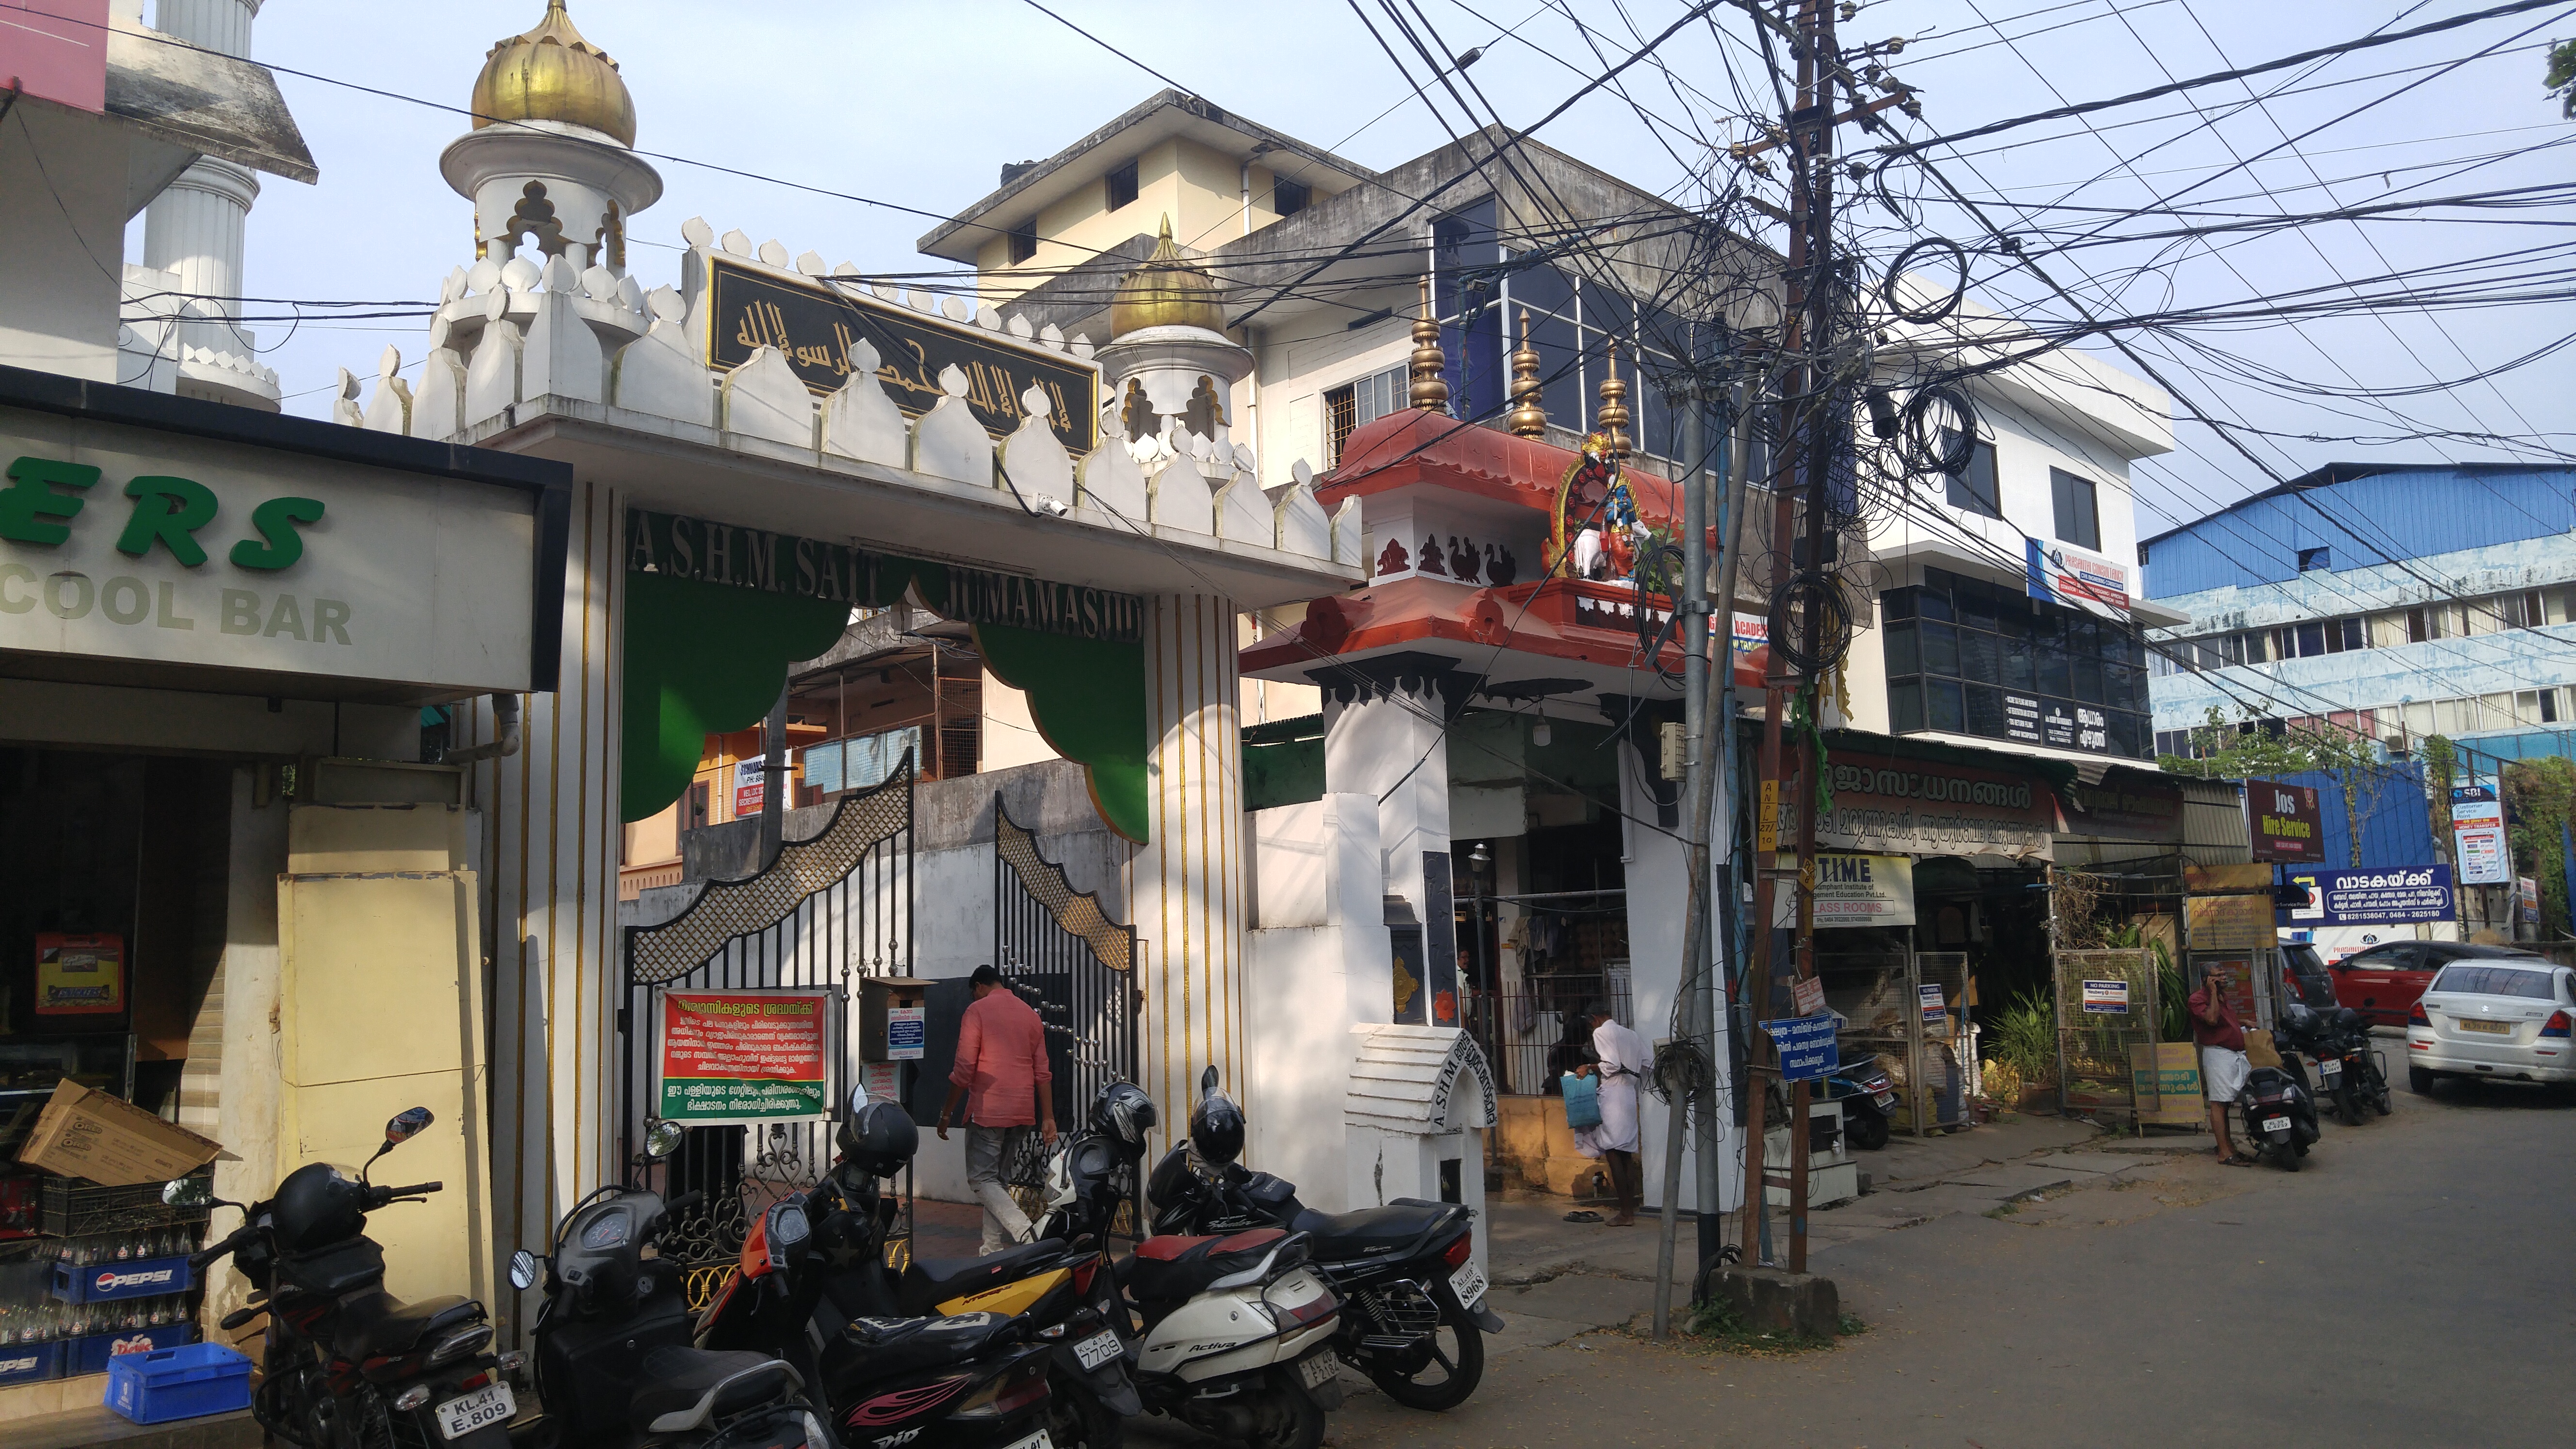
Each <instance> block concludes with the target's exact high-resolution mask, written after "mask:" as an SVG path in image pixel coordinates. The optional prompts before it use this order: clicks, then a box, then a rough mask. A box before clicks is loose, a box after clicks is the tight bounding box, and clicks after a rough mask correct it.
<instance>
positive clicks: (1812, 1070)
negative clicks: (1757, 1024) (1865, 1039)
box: [1762, 1016, 1842, 1082]
mask: <svg viewBox="0 0 2576 1449" xmlns="http://www.w3.org/2000/svg"><path fill="white" fill-rule="evenodd" d="M1762 1029H1763V1030H1764V1031H1767V1032H1769V1033H1771V1039H1772V1040H1773V1041H1774V1042H1777V1043H1779V1046H1780V1078H1781V1080H1782V1081H1788V1082H1821V1081H1823V1080H1824V1079H1825V1076H1826V1074H1827V1073H1829V1072H1831V1071H1833V1070H1834V1068H1836V1067H1838V1066H1840V1065H1841V1064H1842V1060H1841V1053H1840V1052H1839V1051H1837V1050H1836V1048H1835V1046H1834V1019H1833V1018H1832V1017H1830V1016H1801V1017H1797V1018H1794V1019H1792V1020H1789V1021H1766V1022H1764V1023H1762Z"/></svg>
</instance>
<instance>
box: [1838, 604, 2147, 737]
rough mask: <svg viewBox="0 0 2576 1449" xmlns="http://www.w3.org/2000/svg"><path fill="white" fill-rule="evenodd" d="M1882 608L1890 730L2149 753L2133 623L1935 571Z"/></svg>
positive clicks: (2143, 673)
mask: <svg viewBox="0 0 2576 1449" xmlns="http://www.w3.org/2000/svg"><path fill="white" fill-rule="evenodd" d="M1880 604H1881V615H1882V627H1881V631H1880V632H1881V635H1882V637H1883V638H1884V640H1885V645H1884V647H1885V649H1886V651H1887V714H1888V730H1889V732H1890V733H1892V734H1900V735H1901V734H1915V733H1920V732H1923V731H1927V730H1937V731H1941V732H1943V733H1947V734H1961V735H1980V736H1983V737H1985V738H1987V739H1995V740H2009V741H2012V742H2013V743H2016V744H2026V745H2041V746H2045V747H2047V748H2049V749H2059V750H2082V751H2086V752H2089V753H2092V754H2097V755H2111V756H2116V757H2118V758H2121V759H2131V760H2142V759H2148V758H2151V757H2152V751H2153V746H2154V743H2155V741H2154V732H2153V731H2152V730H2151V729H2150V728H2149V726H2148V714H2147V670H2146V659H2147V656H2146V645H2145V644H2144V643H2143V642H2142V641H2141V640H2140V639H2139V637H2138V633H2137V630H2136V629H2135V628H2134V627H2132V626H2130V625H2127V624H2123V623H2120V622H2119V621H2117V620H2113V619H2104V618H2101V617H2099V616H2096V615H2093V614H2087V613H2082V612H2079V611H2077V610H2074V609H2068V608H2063V607H2060V606H2058V605H2055V604H2044V603H2041V602H2039V601H2037V600H2035V599H2032V598H2030V597H2029V596H2028V595H2026V594H2024V593H2021V592H2019V591H2017V590H2014V589H2010V588H2005V587H2001V586H1999V585H1995V584H1989V583H1986V582H1983V581H1982V580H1978V579H1971V578H1964V577H1961V576H1960V575H1957V574H1951V573H1945V572H1943V571H1942V570H1939V569H1925V570H1924V571H1923V582H1922V583H1921V584H1920V585H1918V586H1916V587H1913V588H1906V589H1890V590H1889V591H1887V592H1886V593H1885V594H1882V595H1880Z"/></svg>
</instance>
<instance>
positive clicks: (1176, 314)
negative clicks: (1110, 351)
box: [1109, 212, 1225, 338]
mask: <svg viewBox="0 0 2576 1449" xmlns="http://www.w3.org/2000/svg"><path fill="white" fill-rule="evenodd" d="M1147 327H1199V328H1204V329H1206V330H1207V331H1210V332H1216V333H1223V332H1224V331H1225V288H1224V287H1222V286H1221V285H1219V284H1218V282H1217V280H1216V278H1214V277H1211V276H1209V275H1208V273H1207V269H1206V268H1204V267H1201V266H1200V265H1199V264H1198V263H1197V262H1194V261H1192V260H1190V259H1189V258H1188V257H1185V256H1182V255H1181V249H1180V246H1179V244H1178V243H1176V242H1174V241H1173V240H1172V217H1171V213H1169V212H1165V213H1164V214H1163V227H1162V231H1161V233H1160V234H1159V235H1158V236H1157V237H1156V238H1155V240H1154V252H1153V255H1151V256H1149V257H1147V258H1145V264H1144V265H1143V266H1140V267H1138V268H1137V269H1136V270H1134V271H1132V272H1130V273H1128V274H1127V278H1126V280H1124V281H1122V282H1120V283H1119V284H1118V291H1117V293H1116V295H1114V296H1112V297H1111V298H1110V301H1109V335H1110V336H1111V337H1112V338H1117V337H1124V336H1126V335H1127V334H1128V333H1130V332H1135V331H1139V330H1142V329H1144V328H1147Z"/></svg>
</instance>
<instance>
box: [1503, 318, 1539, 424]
mask: <svg viewBox="0 0 2576 1449" xmlns="http://www.w3.org/2000/svg"><path fill="white" fill-rule="evenodd" d="M1541 390H1542V388H1541V384H1540V382H1539V380H1538V349H1537V348H1535V347H1532V346H1530V315H1529V309H1528V308H1527V307H1523V308H1522V309H1521V345H1520V346H1519V348H1517V349H1516V350H1514V352H1513V353H1512V403H1513V407H1512V416H1511V427H1512V431H1513V432H1514V433H1515V434H1517V435H1519V436H1521V437H1524V438H1544V437H1546V436H1547V408H1546V407H1545V406H1544V405H1543V404H1542V403H1541V402H1540V399H1539V394H1540V392H1541Z"/></svg>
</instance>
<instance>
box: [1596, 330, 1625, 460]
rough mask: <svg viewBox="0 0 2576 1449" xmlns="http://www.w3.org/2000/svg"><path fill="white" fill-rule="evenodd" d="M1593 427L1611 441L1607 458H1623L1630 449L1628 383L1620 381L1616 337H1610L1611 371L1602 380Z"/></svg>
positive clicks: (1617, 341)
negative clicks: (1599, 402) (1598, 406)
mask: <svg viewBox="0 0 2576 1449" xmlns="http://www.w3.org/2000/svg"><path fill="white" fill-rule="evenodd" d="M1592 430H1593V431H1594V432H1596V433H1599V434H1601V435H1602V436H1603V437H1606V438H1608V439H1609V440H1610V458H1611V461H1613V462H1622V461H1625V460H1626V458H1627V457H1628V452H1629V438H1628V384H1626V383H1624V382H1621V381H1620V380H1619V339H1618V338H1616V337H1613V338H1611V339H1610V370H1609V372H1608V373H1606V374H1605V375H1604V376H1603V377H1602V379H1601V406H1600V408H1599V409H1598V410H1597V411H1595V412H1594V413H1593V415H1592Z"/></svg>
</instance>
